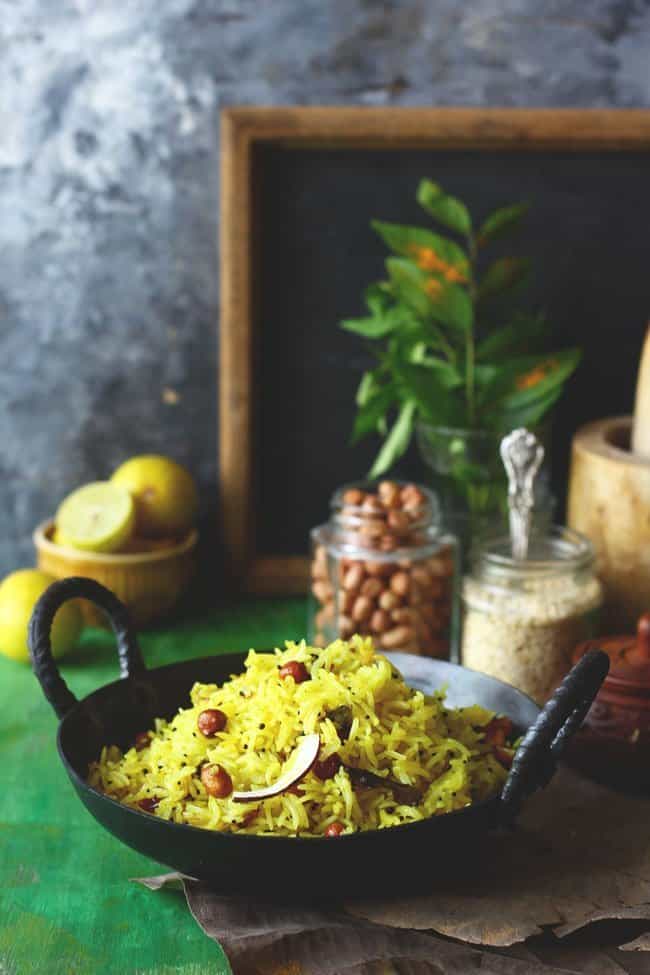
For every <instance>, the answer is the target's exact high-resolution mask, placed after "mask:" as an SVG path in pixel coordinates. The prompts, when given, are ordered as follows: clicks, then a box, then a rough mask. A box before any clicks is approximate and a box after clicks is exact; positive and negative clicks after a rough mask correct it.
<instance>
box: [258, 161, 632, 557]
mask: <svg viewBox="0 0 650 975" xmlns="http://www.w3.org/2000/svg"><path fill="white" fill-rule="evenodd" d="M252 171H253V173H254V180H255V183H254V185H255V194H256V204H255V213H256V219H255V246H254V251H253V253H254V263H253V275H254V289H255V306H254V307H255V311H254V332H255V337H256V344H255V367H254V376H255V382H254V391H253V397H254V398H253V402H254V404H255V405H254V409H255V415H256V424H255V426H254V440H253V445H254V447H253V452H254V470H255V484H254V493H253V499H254V500H253V517H254V534H255V540H256V541H255V547H256V551H257V552H258V553H259V554H261V555H276V556H293V555H297V554H300V553H305V552H306V551H307V539H308V534H309V529H310V528H311V527H313V526H314V525H315V524H318V523H320V522H322V521H323V520H325V519H326V518H327V514H328V502H329V497H330V495H331V493H332V491H333V490H334V489H335V488H336V487H337V486H338V485H340V484H341V483H342V482H344V481H346V480H353V479H356V478H359V477H361V476H363V475H364V474H365V473H366V472H367V470H368V469H369V467H370V464H371V461H372V458H373V456H374V453H375V452H376V450H377V449H378V445H379V441H378V439H377V438H371V439H369V440H368V441H363V442H361V443H360V444H359V445H357V446H355V447H354V448H352V447H350V446H349V438H350V431H351V427H352V421H353V417H354V412H355V410H354V393H355V390H356V387H357V384H358V381H359V378H360V375H361V372H362V370H363V369H364V368H365V367H366V366H367V365H368V364H369V363H370V362H371V361H372V360H371V359H370V357H369V354H368V352H367V350H366V348H365V347H364V344H363V341H362V340H361V339H359V338H357V337H356V336H353V335H350V334H349V333H346V332H344V331H342V330H341V329H340V328H339V327H338V323H339V322H340V320H341V319H343V318H346V317H353V316H356V315H360V314H363V307H362V301H361V298H362V294H363V290H364V288H365V287H366V285H367V284H368V283H370V282H371V281H374V280H378V279H379V278H381V276H382V274H383V261H384V259H385V257H386V256H387V251H386V248H385V246H384V244H383V243H382V242H381V241H380V240H379V239H378V238H377V236H376V235H375V234H374V233H373V231H372V230H371V228H370V226H369V224H370V221H371V219H373V218H379V219H382V220H387V221H394V222H397V223H414V224H419V225H422V226H431V222H430V221H429V220H428V218H427V217H426V215H425V214H424V213H423V211H422V210H421V209H420V207H419V206H418V204H417V203H416V201H415V191H416V187H417V185H418V182H419V180H420V179H421V178H422V177H425V176H426V177H429V178H431V179H434V180H435V181H436V182H438V183H440V184H441V185H442V186H443V187H444V188H445V189H446V190H447V191H449V192H451V193H453V194H455V195H457V196H459V197H461V198H462V199H463V200H465V201H466V202H467V203H468V205H469V207H470V209H471V211H472V213H473V215H474V216H475V218H476V220H477V222H478V221H480V219H481V218H482V217H484V216H485V215H486V214H487V213H488V212H490V211H491V210H493V209H495V208H496V207H499V206H503V205H505V204H508V203H511V202H515V201H519V200H527V201H530V203H531V210H530V213H529V215H528V217H527V218H526V221H525V224H524V227H523V230H522V232H521V233H520V234H519V235H518V237H517V238H516V242H515V243H514V244H513V243H510V244H509V245H507V246H506V245H500V246H501V247H502V251H503V253H506V252H509V253H512V252H513V249H514V252H515V253H517V254H525V255H528V256H530V257H531V258H532V260H533V266H534V277H533V281H532V284H531V287H530V289H529V291H528V293H527V297H526V301H527V302H528V303H529V304H530V306H531V307H536V308H539V309H542V310H544V311H545V312H546V313H547V315H548V318H549V320H550V322H551V323H552V324H553V327H554V340H555V344H556V345H557V346H558V347H564V346H569V345H575V344H578V345H580V346H582V347H583V349H584V360H583V364H582V366H581V367H580V370H579V372H578V373H577V375H576V376H575V377H574V378H573V379H572V380H571V382H570V383H569V385H568V387H567V391H566V393H565V395H564V397H563V399H562V401H561V403H560V405H559V407H558V408H557V409H556V414H555V415H556V420H555V424H554V433H553V439H552V457H551V461H552V474H553V489H554V492H555V493H556V495H557V497H558V502H559V504H558V508H559V512H560V515H561V514H562V512H563V505H564V499H565V484H566V476H567V465H568V450H569V444H570V439H571V436H572V434H573V432H574V431H575V429H576V428H577V427H578V426H579V425H580V424H582V423H583V422H585V421H587V420H590V419H593V418H596V417H602V416H605V415H611V414H618V413H629V412H630V411H631V409H632V404H633V396H634V382H635V375H636V364H637V360H638V355H639V351H640V347H641V343H642V338H643V334H644V331H645V328H646V324H647V320H648V317H649V316H648V313H649V309H650V274H649V268H648V246H647V242H646V239H647V233H648V225H649V222H650V221H649V217H650V203H649V202H648V178H649V176H650V143H649V144H648V147H647V148H645V149H639V146H638V145H635V146H634V148H633V149H631V150H630V149H626V148H625V147H624V146H623V147H621V148H620V149H619V150H617V151H612V150H611V148H608V149H607V150H605V151H603V150H602V149H597V150H594V149H593V148H585V149H577V148H576V147H575V146H571V148H570V149H562V148H550V149H549V148H545V150H544V151H540V152H531V151H525V152H518V151H514V152H513V151H512V149H511V148H508V149H507V150H504V149H501V150H498V149H492V150H490V151H485V149H483V148H478V149H476V148H471V149H457V148H454V149H441V148H438V147H436V148H417V147H415V148H414V147H412V146H408V147H406V148H399V147H391V148H364V147H355V148H352V149H350V150H347V151H346V150H345V149H341V148H338V147H337V148H330V147H327V146H321V145H318V144H316V145H303V144H290V143H287V144H284V143H279V144H276V143H273V142H268V143H262V144H261V145H259V146H257V147H256V149H255V157H254V165H253V170H252ZM498 254H499V250H498V249H497V251H496V256H498ZM400 473H402V474H404V475H406V476H417V477H420V476H422V475H423V473H424V470H423V468H422V466H421V462H420V461H419V458H418V457H417V453H416V451H415V450H412V451H411V453H410V454H409V455H408V456H407V457H406V458H405V460H404V462H403V463H402V465H401V468H400Z"/></svg>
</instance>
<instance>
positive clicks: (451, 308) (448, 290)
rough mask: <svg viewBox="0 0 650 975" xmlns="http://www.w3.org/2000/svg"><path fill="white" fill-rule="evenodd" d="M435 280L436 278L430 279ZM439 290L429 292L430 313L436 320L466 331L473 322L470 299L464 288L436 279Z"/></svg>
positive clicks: (472, 309)
mask: <svg viewBox="0 0 650 975" xmlns="http://www.w3.org/2000/svg"><path fill="white" fill-rule="evenodd" d="M432 280H437V279H432ZM438 283H439V285H440V291H439V292H438V293H437V294H436V293H435V292H434V293H431V292H430V299H431V314H432V315H433V317H434V318H435V319H436V321H439V322H441V323H442V324H443V325H448V326H449V327H450V328H454V329H458V330H459V331H461V332H467V331H468V330H469V329H470V328H471V327H472V324H473V322H474V306H473V305H472V299H471V298H470V296H469V294H468V293H467V291H466V290H465V289H464V288H460V287H459V286H458V285H457V284H449V283H448V282H446V281H438Z"/></svg>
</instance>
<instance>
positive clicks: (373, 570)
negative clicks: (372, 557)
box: [363, 561, 394, 578]
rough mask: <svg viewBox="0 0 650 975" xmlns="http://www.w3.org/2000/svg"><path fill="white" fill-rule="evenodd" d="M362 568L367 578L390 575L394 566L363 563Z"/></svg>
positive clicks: (386, 563)
mask: <svg viewBox="0 0 650 975" xmlns="http://www.w3.org/2000/svg"><path fill="white" fill-rule="evenodd" d="M363 567H364V569H365V571H366V572H367V574H368V575H369V576H379V577H380V578H381V577H383V576H389V575H392V572H393V568H394V566H393V565H392V564H391V563H390V562H379V561H377V562H364V563H363Z"/></svg>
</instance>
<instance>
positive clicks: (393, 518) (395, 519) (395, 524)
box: [386, 510, 411, 535]
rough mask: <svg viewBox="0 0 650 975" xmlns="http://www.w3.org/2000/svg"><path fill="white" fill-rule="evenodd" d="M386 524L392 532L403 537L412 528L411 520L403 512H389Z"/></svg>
mask: <svg viewBox="0 0 650 975" xmlns="http://www.w3.org/2000/svg"><path fill="white" fill-rule="evenodd" d="M386 524H387V525H388V527H389V528H390V529H391V530H392V531H394V532H397V533H398V534H399V535H403V534H404V532H407V531H408V530H409V528H410V527H411V520H410V518H409V517H408V516H407V515H405V514H404V512H403V511H399V510H398V511H389V512H388V517H387V519H386Z"/></svg>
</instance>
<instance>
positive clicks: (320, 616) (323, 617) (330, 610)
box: [315, 603, 334, 630]
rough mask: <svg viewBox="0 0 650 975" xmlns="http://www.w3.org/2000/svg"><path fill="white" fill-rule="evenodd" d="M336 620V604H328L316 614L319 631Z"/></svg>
mask: <svg viewBox="0 0 650 975" xmlns="http://www.w3.org/2000/svg"><path fill="white" fill-rule="evenodd" d="M333 619H334V603H328V605H327V606H325V607H324V608H323V609H321V610H320V611H319V612H318V613H316V620H315V622H316V626H317V627H318V629H319V630H322V629H323V627H325V626H327V624H328V623H331V622H332V620H333Z"/></svg>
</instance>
